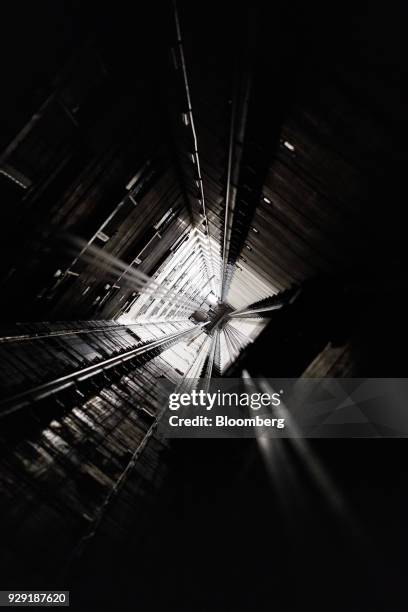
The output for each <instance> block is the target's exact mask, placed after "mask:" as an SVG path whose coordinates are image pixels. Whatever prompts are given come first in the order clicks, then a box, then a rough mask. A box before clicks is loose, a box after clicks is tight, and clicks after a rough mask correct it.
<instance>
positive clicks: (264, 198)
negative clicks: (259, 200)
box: [263, 196, 272, 204]
mask: <svg viewBox="0 0 408 612" xmlns="http://www.w3.org/2000/svg"><path fill="white" fill-rule="evenodd" d="M263 201H264V202H265V203H266V204H272V202H271V201H270V199H269V198H267V197H266V196H264V197H263Z"/></svg>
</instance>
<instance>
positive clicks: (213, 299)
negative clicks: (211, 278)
mask: <svg viewBox="0 0 408 612" xmlns="http://www.w3.org/2000/svg"><path fill="white" fill-rule="evenodd" d="M207 302H208V303H209V304H211V306H215V305H216V304H217V302H218V300H217V298H216V297H215V295H214V294H213V293H210V294H209V296H208V297H207Z"/></svg>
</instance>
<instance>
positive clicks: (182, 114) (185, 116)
mask: <svg viewBox="0 0 408 612" xmlns="http://www.w3.org/2000/svg"><path fill="white" fill-rule="evenodd" d="M181 119H182V121H183V123H184V125H188V124H189V119H188V114H187V113H181Z"/></svg>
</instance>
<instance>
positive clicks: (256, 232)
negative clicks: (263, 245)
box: [251, 227, 259, 234]
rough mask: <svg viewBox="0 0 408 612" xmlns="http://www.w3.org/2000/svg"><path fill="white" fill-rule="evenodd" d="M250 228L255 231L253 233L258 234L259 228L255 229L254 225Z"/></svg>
mask: <svg viewBox="0 0 408 612" xmlns="http://www.w3.org/2000/svg"><path fill="white" fill-rule="evenodd" d="M251 230H252V231H253V232H255V234H259V230H258V229H256V227H251Z"/></svg>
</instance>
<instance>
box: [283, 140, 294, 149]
mask: <svg viewBox="0 0 408 612" xmlns="http://www.w3.org/2000/svg"><path fill="white" fill-rule="evenodd" d="M283 146H284V147H286V148H287V149H289V151H292V152H293V151H294V150H295V147H294V146H293V144H291V143H290V142H288V141H287V140H285V141H284V143H283Z"/></svg>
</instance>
